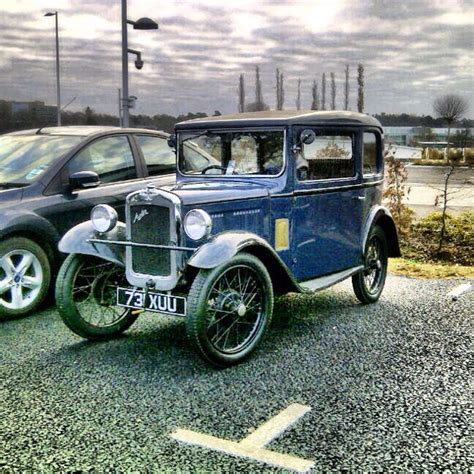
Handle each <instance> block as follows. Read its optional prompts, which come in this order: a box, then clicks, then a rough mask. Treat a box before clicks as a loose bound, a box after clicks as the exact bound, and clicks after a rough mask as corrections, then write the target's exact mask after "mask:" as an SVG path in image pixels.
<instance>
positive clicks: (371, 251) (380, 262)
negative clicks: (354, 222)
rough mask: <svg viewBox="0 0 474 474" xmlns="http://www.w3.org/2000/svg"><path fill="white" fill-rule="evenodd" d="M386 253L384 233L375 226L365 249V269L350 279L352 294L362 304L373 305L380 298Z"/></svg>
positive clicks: (385, 269)
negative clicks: (353, 293)
mask: <svg viewBox="0 0 474 474" xmlns="http://www.w3.org/2000/svg"><path fill="white" fill-rule="evenodd" d="M387 253H388V251H387V239H386V237H385V233H384V231H383V230H382V229H381V228H380V227H378V226H375V227H374V228H373V229H372V230H371V231H370V233H369V237H368V239H367V244H366V247H365V254H364V264H365V268H364V270H363V271H362V272H360V273H358V274H357V275H354V276H353V277H352V286H353V288H354V292H355V294H356V296H357V298H358V299H359V300H360V301H361V302H362V303H374V302H375V301H377V300H378V299H379V298H380V295H381V294H382V290H383V288H384V286H385V278H386V277H387Z"/></svg>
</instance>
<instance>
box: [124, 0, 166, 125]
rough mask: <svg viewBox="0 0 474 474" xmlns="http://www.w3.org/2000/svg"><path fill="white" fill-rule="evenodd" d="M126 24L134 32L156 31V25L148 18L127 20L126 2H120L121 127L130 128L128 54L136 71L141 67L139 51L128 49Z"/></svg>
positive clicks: (125, 0)
mask: <svg viewBox="0 0 474 474" xmlns="http://www.w3.org/2000/svg"><path fill="white" fill-rule="evenodd" d="M127 24H128V25H133V29H134V30H157V29H158V23H156V22H155V21H153V20H151V19H150V18H140V19H139V20H137V21H132V20H127V0H122V126H123V127H129V126H130V114H129V112H130V111H129V109H130V105H131V104H130V97H129V95H128V94H129V93H128V53H132V54H135V55H136V56H137V59H136V61H135V66H136V68H137V69H141V68H142V67H143V61H142V58H141V53H140V51H136V50H134V49H129V48H128V32H127Z"/></svg>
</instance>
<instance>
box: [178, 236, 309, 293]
mask: <svg viewBox="0 0 474 474" xmlns="http://www.w3.org/2000/svg"><path fill="white" fill-rule="evenodd" d="M241 251H246V252H248V253H251V254H252V255H255V256H256V257H258V258H259V259H260V260H261V261H262V263H263V264H264V265H265V266H266V268H267V270H268V272H269V273H270V276H271V278H272V281H273V286H274V288H275V290H276V291H277V292H278V293H286V292H288V291H301V288H300V287H299V285H298V283H297V282H296V280H295V279H294V278H293V275H292V273H291V271H290V270H289V268H288V267H287V266H286V265H285V263H284V262H283V260H282V259H281V258H280V256H279V255H278V254H277V252H276V251H275V249H274V248H273V247H272V246H271V245H270V244H269V243H268V242H267V241H266V240H265V239H263V238H262V237H260V236H258V235H256V234H252V233H251V232H225V233H222V234H218V235H216V236H215V237H213V238H212V239H211V240H209V242H206V243H205V244H204V245H202V246H201V247H199V248H198V250H197V251H196V252H195V253H194V254H193V255H192V257H191V258H190V259H189V260H188V262H187V263H188V265H190V266H192V267H195V268H199V269H211V268H215V267H217V266H219V265H222V264H224V263H226V262H228V261H229V260H230V259H231V258H232V257H233V256H234V255H236V254H237V253H239V252H241Z"/></svg>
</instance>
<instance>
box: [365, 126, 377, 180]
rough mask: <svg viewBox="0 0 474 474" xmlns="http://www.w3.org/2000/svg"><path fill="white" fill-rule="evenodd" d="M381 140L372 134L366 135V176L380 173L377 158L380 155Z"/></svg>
mask: <svg viewBox="0 0 474 474" xmlns="http://www.w3.org/2000/svg"><path fill="white" fill-rule="evenodd" d="M380 146H381V144H380V139H378V137H377V135H375V133H372V132H365V133H364V156H363V161H362V162H363V166H364V175H366V174H375V173H378V171H379V165H378V163H377V157H378V156H379V155H380Z"/></svg>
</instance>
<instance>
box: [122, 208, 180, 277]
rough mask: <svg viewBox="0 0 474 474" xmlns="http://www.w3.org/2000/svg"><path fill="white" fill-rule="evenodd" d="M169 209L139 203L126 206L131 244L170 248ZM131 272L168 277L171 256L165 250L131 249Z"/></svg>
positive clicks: (168, 251)
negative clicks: (168, 246)
mask: <svg viewBox="0 0 474 474" xmlns="http://www.w3.org/2000/svg"><path fill="white" fill-rule="evenodd" d="M170 213H171V209H170V208H168V207H164V206H157V205H156V204H151V203H150V204H148V203H146V204H145V203H143V202H138V203H133V204H131V205H130V214H129V215H130V237H131V240H132V242H136V243H143V244H155V245H170V221H171V215H170ZM131 256H132V258H131V264H132V271H133V272H134V273H136V274H142V275H153V276H168V275H170V274H171V252H170V250H167V249H156V248H146V247H133V248H132V252H131Z"/></svg>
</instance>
